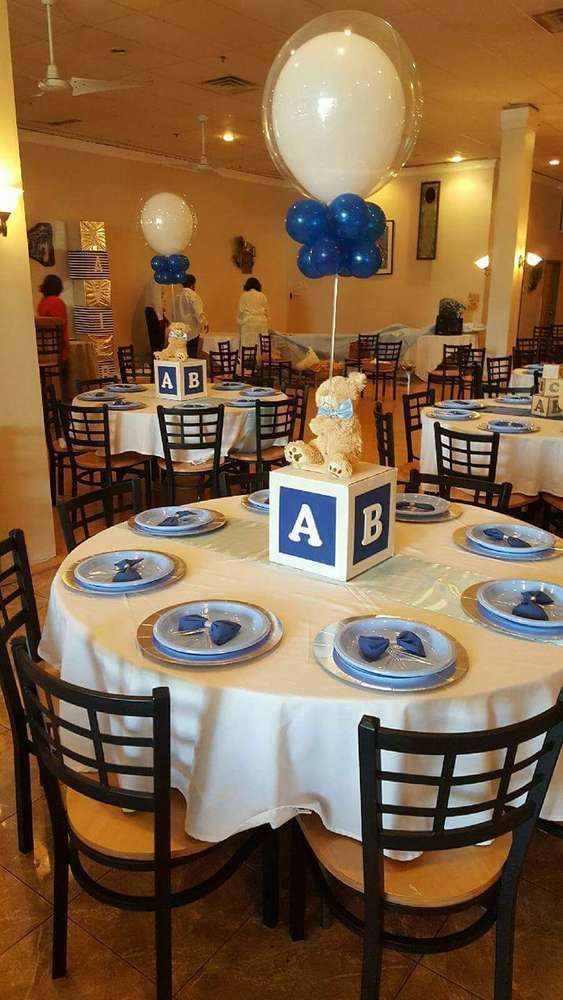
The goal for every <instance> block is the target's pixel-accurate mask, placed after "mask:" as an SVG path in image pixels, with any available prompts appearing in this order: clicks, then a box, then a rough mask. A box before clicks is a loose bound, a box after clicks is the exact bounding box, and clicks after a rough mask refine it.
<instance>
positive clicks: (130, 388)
mask: <svg viewBox="0 0 563 1000" xmlns="http://www.w3.org/2000/svg"><path fill="white" fill-rule="evenodd" d="M106 388H107V390H108V392H146V391H147V389H149V388H150V386H149V385H137V383H136V382H112V383H111V384H110V385H108V386H106Z"/></svg>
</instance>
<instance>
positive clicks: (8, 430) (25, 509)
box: [0, 0, 55, 562]
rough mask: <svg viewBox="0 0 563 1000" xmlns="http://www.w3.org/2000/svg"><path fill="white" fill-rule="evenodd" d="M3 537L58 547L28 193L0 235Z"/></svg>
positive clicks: (0, 139)
mask: <svg viewBox="0 0 563 1000" xmlns="http://www.w3.org/2000/svg"><path fill="white" fill-rule="evenodd" d="M0 186H7V187H12V186H16V187H22V186H23V185H22V180H21V166H20V153H19V147H18V134H17V127H16V110H15V103H14V84H13V79H12V60H11V54H10V40H9V34H8V8H7V3H6V0H0ZM0 303H1V305H0V537H5V536H6V534H7V533H8V531H9V530H10V529H11V528H23V530H24V532H25V537H26V541H27V545H28V549H29V553H30V559H31V561H32V562H40V561H42V560H45V559H49V558H50V557H51V556H53V555H54V553H55V540H54V533H53V515H52V510H51V500H50V492H49V472H48V464H47V450H46V446H45V433H44V429H43V411H42V406H41V387H40V383H39V368H38V365H37V350H36V346H35V325H34V317H33V300H32V295H31V278H30V273H29V259H28V253H27V230H26V223H25V208H24V203H23V200H21V199H20V203H19V205H18V207H17V208H16V210H15V211H14V212H13V213H12V215H11V216H10V218H9V220H8V235H7V236H5V237H4V236H0Z"/></svg>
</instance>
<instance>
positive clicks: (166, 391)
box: [157, 365, 178, 396]
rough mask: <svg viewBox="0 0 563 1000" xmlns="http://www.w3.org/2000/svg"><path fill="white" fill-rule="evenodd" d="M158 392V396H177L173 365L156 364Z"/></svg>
mask: <svg viewBox="0 0 563 1000" xmlns="http://www.w3.org/2000/svg"><path fill="white" fill-rule="evenodd" d="M157 369H158V393H159V395H160V396H177V395H178V382H177V379H176V368H175V366H174V365H157Z"/></svg>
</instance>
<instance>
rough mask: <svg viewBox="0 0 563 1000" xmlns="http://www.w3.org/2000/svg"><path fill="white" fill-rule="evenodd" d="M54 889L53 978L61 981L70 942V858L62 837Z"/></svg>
mask: <svg viewBox="0 0 563 1000" xmlns="http://www.w3.org/2000/svg"><path fill="white" fill-rule="evenodd" d="M57 841H58V843H57ZM53 889H54V893H53V961H52V977H53V979H60V978H61V977H62V976H66V960H67V940H68V857H67V849H66V844H65V843H63V842H62V835H61V837H60V839H59V838H57V837H55V851H54V862H53Z"/></svg>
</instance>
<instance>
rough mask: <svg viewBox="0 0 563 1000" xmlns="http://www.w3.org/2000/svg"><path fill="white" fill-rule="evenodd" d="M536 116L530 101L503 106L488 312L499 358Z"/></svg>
mask: <svg viewBox="0 0 563 1000" xmlns="http://www.w3.org/2000/svg"><path fill="white" fill-rule="evenodd" d="M537 116H538V111H537V108H535V107H533V105H531V104H523V105H520V106H518V107H510V108H503V110H502V111H501V129H502V142H501V153H500V166H499V175H498V185H497V196H496V203H495V212H494V228H493V245H492V255H491V257H492V261H491V281H490V292H489V308H488V315H487V353H488V354H491V355H495V356H497V357H498V356H503V355H507V354H510V353H511V350H512V345H513V343H514V340H515V338H516V331H517V329H518V315H519V311H520V296H521V293H522V275H523V257H524V254H525V252H526V238H527V233H528V214H529V210H530V190H531V186H532V163H533V156H534V145H535V142H536V123H537ZM521 259H522V262H521Z"/></svg>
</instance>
